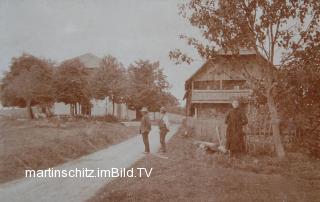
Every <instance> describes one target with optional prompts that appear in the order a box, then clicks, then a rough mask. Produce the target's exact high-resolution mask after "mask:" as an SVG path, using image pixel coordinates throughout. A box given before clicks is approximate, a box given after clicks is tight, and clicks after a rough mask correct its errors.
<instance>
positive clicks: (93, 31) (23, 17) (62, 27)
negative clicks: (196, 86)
mask: <svg viewBox="0 0 320 202" xmlns="http://www.w3.org/2000/svg"><path fill="white" fill-rule="evenodd" d="M181 1H182V0H0V71H1V72H4V71H6V70H8V68H9V65H10V61H11V58H12V57H18V56H20V55H21V54H22V53H23V52H26V53H30V54H33V55H35V56H38V57H45V58H49V59H52V60H54V61H57V62H61V61H63V60H65V59H69V58H73V57H77V56H79V55H82V54H85V53H92V54H95V55H97V56H98V57H103V56H105V55H109V54H110V55H113V56H115V57H117V58H118V59H119V61H120V62H122V63H123V64H124V65H126V66H127V65H129V64H130V63H133V62H134V61H136V60H138V59H148V60H151V61H160V66H161V67H162V68H163V69H164V73H165V74H166V75H167V79H168V81H169V83H170V84H171V86H172V87H171V89H170V91H171V93H173V94H174V95H175V96H176V97H177V98H178V99H179V101H180V102H181V103H184V102H183V101H182V98H183V95H184V82H185V80H186V79H187V78H188V77H189V76H191V75H192V74H193V73H194V72H195V71H196V70H197V69H198V68H199V67H200V66H201V65H202V64H203V61H202V60H201V59H200V58H199V57H198V56H197V54H196V52H195V50H193V49H192V48H191V47H189V46H188V45H186V44H185V42H184V41H182V40H180V39H179V35H180V34H188V35H191V36H200V33H199V31H198V30H197V29H196V28H193V27H192V26H191V25H190V24H189V23H188V22H187V20H186V19H184V18H183V17H181V16H180V15H178V6H177V5H178V3H181ZM175 48H180V49H182V50H184V51H185V52H187V53H188V54H189V55H191V56H192V57H193V58H195V62H194V63H192V64H191V65H187V64H182V65H178V66H177V65H175V64H174V62H173V61H170V59H169V57H168V54H169V51H170V50H173V49H175Z"/></svg>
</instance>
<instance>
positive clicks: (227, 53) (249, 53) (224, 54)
mask: <svg viewBox="0 0 320 202" xmlns="http://www.w3.org/2000/svg"><path fill="white" fill-rule="evenodd" d="M233 55H236V56H243V57H245V56H254V55H256V56H260V57H262V58H263V59H264V60H266V59H265V58H264V57H263V56H261V55H260V54H259V53H257V52H256V51H255V50H254V49H246V48H240V49H239V53H238V54H234V53H233V52H232V51H225V50H224V49H220V50H218V51H217V52H216V56H217V57H228V56H233ZM213 61H214V59H211V60H208V61H206V62H205V63H204V64H203V65H202V66H201V67H200V68H199V69H198V70H197V71H196V72H195V73H193V74H192V75H191V76H190V77H189V78H188V79H187V80H186V82H185V87H186V89H187V85H188V83H189V82H190V81H191V80H192V79H193V78H194V77H195V76H197V75H198V74H199V73H200V72H202V71H203V70H205V68H206V67H207V66H208V64H210V63H211V62H213ZM266 61H267V60H266ZM267 62H269V61H267Z"/></svg>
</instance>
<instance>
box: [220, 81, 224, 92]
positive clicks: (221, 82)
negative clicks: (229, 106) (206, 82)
mask: <svg viewBox="0 0 320 202" xmlns="http://www.w3.org/2000/svg"><path fill="white" fill-rule="evenodd" d="M222 87H223V86H222V80H221V79H220V90H222Z"/></svg>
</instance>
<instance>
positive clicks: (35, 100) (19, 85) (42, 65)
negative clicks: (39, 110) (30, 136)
mask: <svg viewBox="0 0 320 202" xmlns="http://www.w3.org/2000/svg"><path fill="white" fill-rule="evenodd" d="M52 76H53V72H52V67H51V64H50V63H49V62H48V61H47V60H44V59H39V58H36V57H34V56H32V55H29V54H23V55H22V56H20V57H18V58H13V59H12V64H11V66H10V70H9V72H7V73H6V74H5V77H4V78H3V79H2V86H1V92H2V93H1V100H2V102H3V103H4V105H5V106H19V107H27V115H28V118H30V119H33V112H32V108H31V106H32V105H45V104H50V103H52V102H53V100H54V88H53V85H52V78H53V77H52Z"/></svg>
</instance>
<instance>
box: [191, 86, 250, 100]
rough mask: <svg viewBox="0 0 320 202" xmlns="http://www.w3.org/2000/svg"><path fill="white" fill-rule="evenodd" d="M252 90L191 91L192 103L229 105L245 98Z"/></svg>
mask: <svg viewBox="0 0 320 202" xmlns="http://www.w3.org/2000/svg"><path fill="white" fill-rule="evenodd" d="M251 93H252V90H249V89H248V90H192V96H191V101H192V103H230V102H231V100H232V99H234V98H239V97H247V96H249V95H251Z"/></svg>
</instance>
